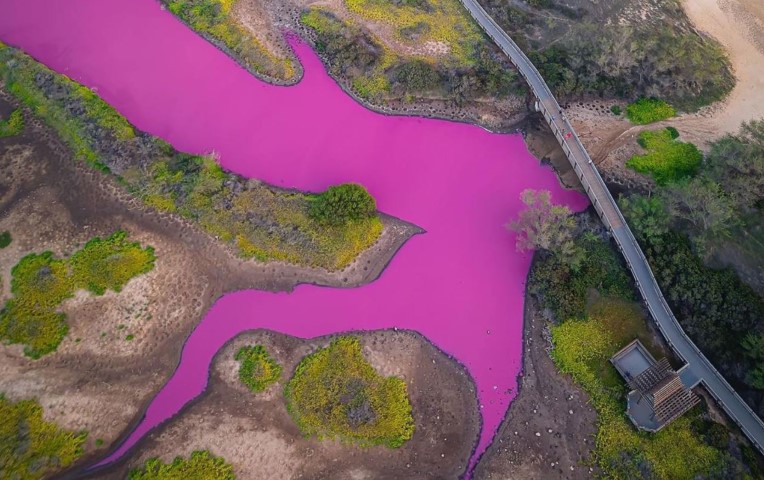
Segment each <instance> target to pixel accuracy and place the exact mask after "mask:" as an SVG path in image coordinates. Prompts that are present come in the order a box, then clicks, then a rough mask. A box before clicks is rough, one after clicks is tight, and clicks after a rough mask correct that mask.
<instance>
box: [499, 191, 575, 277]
mask: <svg viewBox="0 0 764 480" xmlns="http://www.w3.org/2000/svg"><path fill="white" fill-rule="evenodd" d="M520 198H521V199H522V201H523V203H524V204H525V206H526V208H525V209H524V210H523V211H521V212H520V214H519V215H518V218H517V219H516V220H513V221H511V222H510V223H509V224H508V225H507V228H509V229H510V230H512V231H515V232H517V244H516V246H517V249H518V250H519V251H521V252H524V251H528V250H546V251H547V252H550V253H552V254H554V255H558V256H560V257H561V258H565V259H568V261H569V262H570V263H571V264H572V265H573V266H576V265H578V264H580V261H581V259H580V255H579V250H578V249H577V248H576V243H575V242H574V235H573V234H574V232H575V229H576V220H575V218H573V215H572V212H571V211H570V209H569V208H568V207H566V206H565V205H554V204H552V202H551V194H550V193H549V191H547V190H541V191H537V190H532V189H527V190H523V192H522V193H521V194H520Z"/></svg>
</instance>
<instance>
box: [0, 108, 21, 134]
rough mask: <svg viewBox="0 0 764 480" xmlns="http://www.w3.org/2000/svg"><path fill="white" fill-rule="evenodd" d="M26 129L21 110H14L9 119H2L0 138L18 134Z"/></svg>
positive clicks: (0, 121)
mask: <svg viewBox="0 0 764 480" xmlns="http://www.w3.org/2000/svg"><path fill="white" fill-rule="evenodd" d="M22 130H24V116H23V115H22V113H21V110H14V111H13V112H11V115H10V116H9V117H8V120H4V121H3V120H0V138H4V137H12V136H14V135H18V134H19V133H21V131H22Z"/></svg>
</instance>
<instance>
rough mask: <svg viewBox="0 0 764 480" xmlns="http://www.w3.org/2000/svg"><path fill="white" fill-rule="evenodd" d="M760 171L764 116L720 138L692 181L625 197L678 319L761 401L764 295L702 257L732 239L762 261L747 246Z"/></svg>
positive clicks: (760, 192) (753, 260)
mask: <svg viewBox="0 0 764 480" xmlns="http://www.w3.org/2000/svg"><path fill="white" fill-rule="evenodd" d="M762 173H764V122H753V123H750V124H745V125H744V126H743V128H742V129H741V132H740V134H738V135H729V136H726V137H724V138H722V139H721V140H719V141H716V142H714V143H713V144H712V146H711V150H710V151H709V153H708V155H707V158H706V160H705V162H704V163H703V165H702V166H701V169H700V171H699V173H698V174H697V176H696V177H695V178H693V179H692V180H687V181H684V182H680V183H679V184H675V185H668V186H665V187H659V188H658V190H657V192H656V194H655V195H654V196H652V197H650V198H647V197H643V196H640V195H632V196H630V197H628V198H622V199H621V200H620V203H621V206H622V210H623V212H624V215H625V216H626V218H627V219H628V220H629V224H630V225H631V226H632V228H633V230H634V232H635V235H636V236H637V239H638V240H639V242H640V244H641V245H642V247H643V250H644V251H645V255H646V256H647V258H648V261H649V262H650V265H651V267H652V269H653V272H654V273H655V276H656V278H657V279H658V283H659V284H660V286H661V289H662V290H663V293H664V295H665V296H666V299H667V301H668V302H669V304H670V305H671V307H672V310H673V311H674V313H675V314H676V316H677V319H678V320H679V322H680V324H681V325H682V327H683V328H684V329H685V331H686V332H687V333H688V334H689V335H690V337H691V338H692V339H693V341H695V343H696V344H697V345H698V347H699V348H701V350H703V352H704V353H705V354H706V355H707V356H708V357H709V358H710V359H711V360H712V361H713V363H714V364H715V366H716V367H717V368H718V369H719V370H720V371H721V372H722V373H723V374H724V375H725V377H727V379H728V380H730V381H731V382H732V383H733V384H735V386H736V387H737V388H738V390H739V391H740V392H742V393H743V394H744V395H743V396H744V397H746V398H747V399H748V400H749V401H752V402H753V403H755V405H754V406H755V407H757V406H758V405H760V402H761V399H764V389H763V388H762V387H764V382H763V381H761V378H764V376H760V375H759V373H764V353H762V352H764V349H760V348H759V346H760V345H761V346H762V347H764V343H760V342H759V337H760V336H761V335H762V334H761V332H762V328H764V324H762V318H764V304H763V302H762V298H761V296H760V295H759V294H757V292H756V291H755V290H754V289H753V288H751V287H749V286H748V285H746V284H745V283H744V282H743V281H742V280H741V279H740V278H739V277H738V276H737V275H736V274H735V272H734V271H733V270H732V269H730V268H726V269H719V268H711V267H708V266H707V265H706V264H705V263H704V261H703V259H706V260H712V259H714V258H715V254H716V252H717V251H719V250H720V249H721V248H722V247H723V246H724V245H726V244H727V243H728V242H729V243H732V244H734V245H735V247H734V248H736V249H738V250H739V251H740V252H753V253H749V254H746V255H747V256H745V257H744V260H745V261H746V263H747V264H748V265H749V266H751V265H754V266H755V265H764V261H763V259H762V257H763V256H764V254H763V253H762V252H761V248H760V244H755V245H751V246H748V245H747V244H748V243H756V242H757V241H758V240H757V239H756V237H755V236H753V235H751V234H748V233H747V232H746V230H747V228H748V227H747V222H752V221H753V222H760V221H761V218H762V211H761V204H760V202H761V201H762V199H764V188H763V187H764V182H762V179H761V176H760V174H762ZM733 232H737V234H733ZM758 409H759V410H761V408H760V407H758Z"/></svg>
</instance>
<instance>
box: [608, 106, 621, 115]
mask: <svg viewBox="0 0 764 480" xmlns="http://www.w3.org/2000/svg"><path fill="white" fill-rule="evenodd" d="M610 112H611V113H612V114H613V115H615V116H616V117H618V116H620V115H621V113H623V112H622V110H621V106H620V105H613V106H612V107H610Z"/></svg>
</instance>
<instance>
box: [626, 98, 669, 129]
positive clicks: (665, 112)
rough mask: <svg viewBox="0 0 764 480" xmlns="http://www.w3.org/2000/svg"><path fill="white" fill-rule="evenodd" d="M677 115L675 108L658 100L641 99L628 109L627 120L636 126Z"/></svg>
mask: <svg viewBox="0 0 764 480" xmlns="http://www.w3.org/2000/svg"><path fill="white" fill-rule="evenodd" d="M675 115H676V110H674V107H672V106H671V105H669V104H668V103H666V102H664V101H663V100H658V99H657V98H640V99H639V100H637V101H636V102H634V103H630V104H629V105H628V106H627V107H626V118H628V119H629V120H630V121H631V123H634V124H636V125H646V124H648V123H653V122H658V121H660V120H665V119H667V118H671V117H673V116H675Z"/></svg>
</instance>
